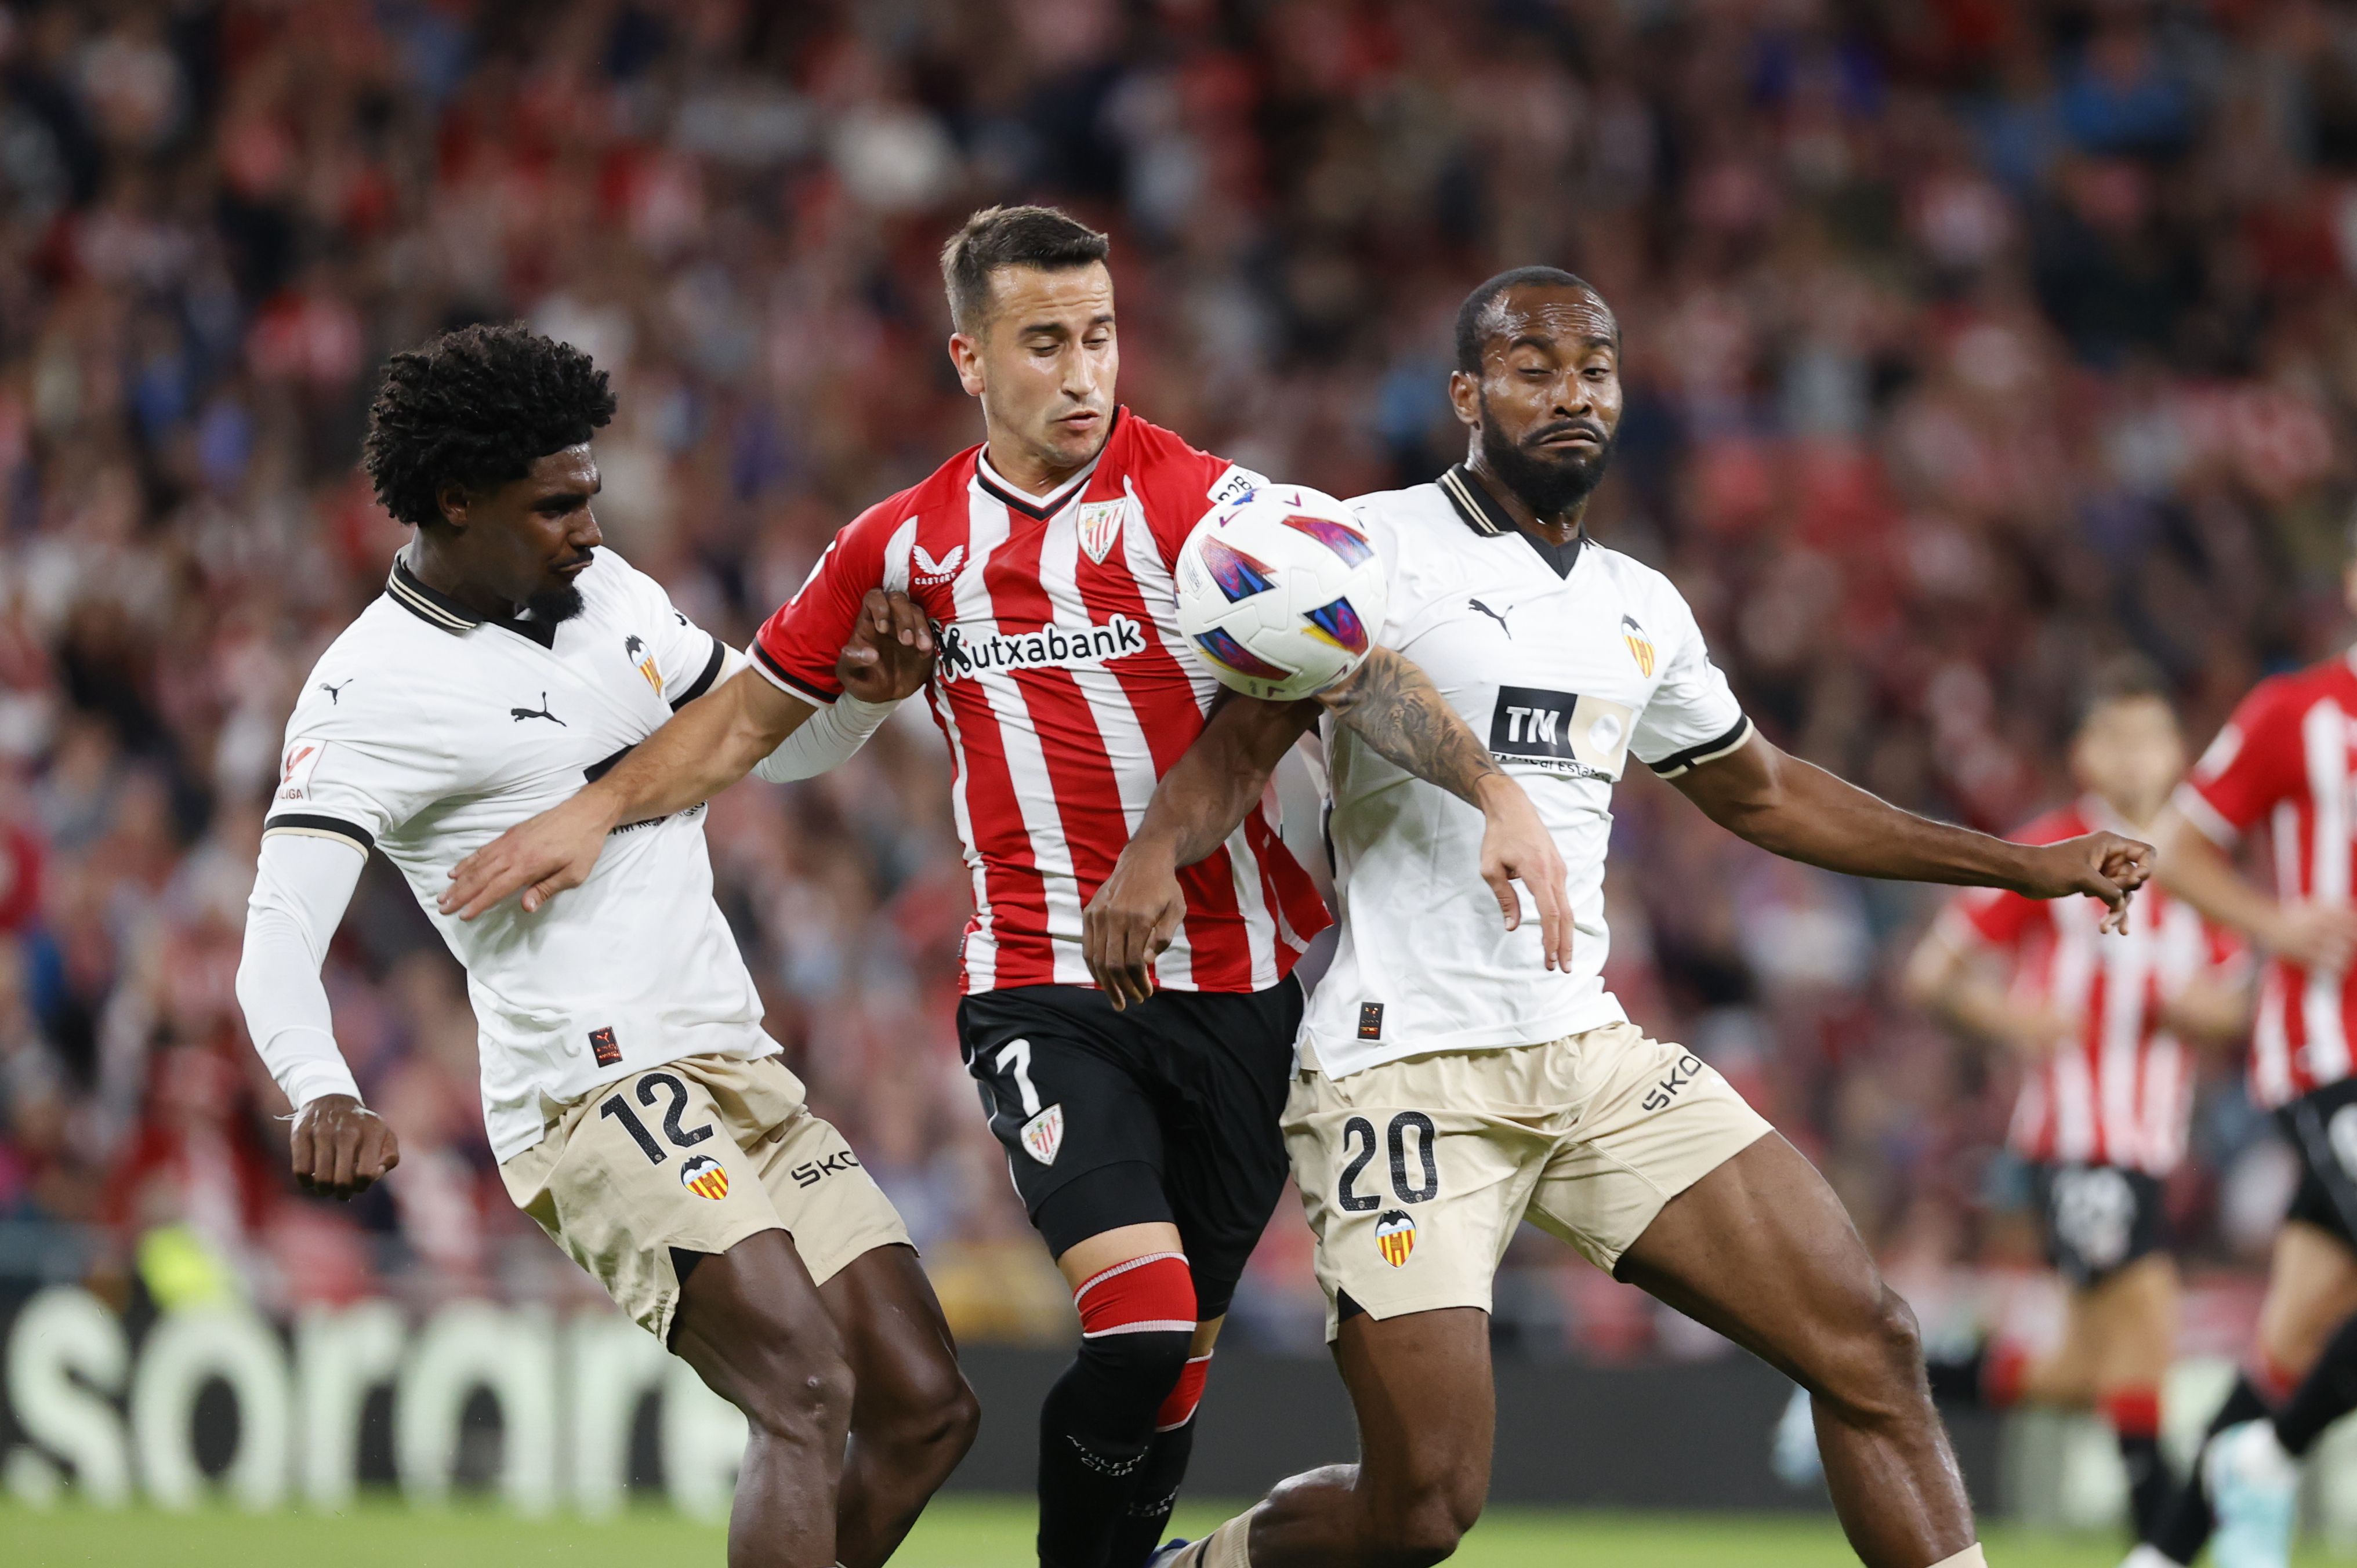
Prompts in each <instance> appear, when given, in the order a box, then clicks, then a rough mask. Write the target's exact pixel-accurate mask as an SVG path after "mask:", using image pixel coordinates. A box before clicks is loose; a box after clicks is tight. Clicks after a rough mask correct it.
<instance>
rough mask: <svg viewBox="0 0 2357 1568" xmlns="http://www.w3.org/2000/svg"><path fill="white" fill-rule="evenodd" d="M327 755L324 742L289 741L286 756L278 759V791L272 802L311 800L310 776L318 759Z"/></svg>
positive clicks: (316, 767) (317, 766)
mask: <svg viewBox="0 0 2357 1568" xmlns="http://www.w3.org/2000/svg"><path fill="white" fill-rule="evenodd" d="M327 754H328V743H327V742H326V741H324V740H299V739H298V740H290V741H288V742H287V743H286V755H285V756H284V757H280V758H279V759H278V790H277V793H276V794H274V795H273V796H272V797H271V799H273V800H309V799H310V798H311V775H312V774H314V773H316V772H317V771H318V768H319V758H321V757H325V756H326V755H327Z"/></svg>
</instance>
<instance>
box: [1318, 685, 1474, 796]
mask: <svg viewBox="0 0 2357 1568" xmlns="http://www.w3.org/2000/svg"><path fill="white" fill-rule="evenodd" d="M1318 701H1319V702H1321V703H1325V704H1326V706H1327V708H1328V709H1329V710H1330V711H1331V712H1332V714H1334V716H1335V718H1337V719H1338V720H1340V722H1341V723H1342V724H1343V725H1346V726H1347V727H1349V728H1350V729H1351V731H1353V732H1354V733H1356V734H1357V736H1359V738H1360V739H1361V740H1363V741H1365V742H1366V743H1367V744H1368V745H1369V746H1372V747H1374V748H1375V751H1376V753H1377V754H1378V755H1379V756H1381V757H1383V758H1385V759H1386V760H1388V761H1390V762H1392V763H1394V764H1395V765H1397V766H1398V767H1401V768H1405V769H1407V771H1409V772H1410V773H1413V774H1415V776H1416V777H1417V778H1418V779H1424V780H1426V782H1428V783H1433V784H1437V785H1439V786H1440V787H1441V788H1442V789H1446V790H1448V792H1449V793H1450V794H1452V795H1456V796H1458V797H1459V798H1461V799H1463V800H1468V801H1470V802H1471V803H1472V804H1474V805H1477V806H1478V805H1480V803H1481V802H1480V794H1479V792H1478V791H1479V789H1480V783H1481V780H1482V779H1487V778H1489V777H1491V775H1493V774H1502V773H1503V771H1504V769H1502V768H1500V767H1499V766H1498V764H1497V763H1496V762H1495V761H1494V760H1493V759H1492V758H1491V756H1490V749H1489V747H1487V746H1483V745H1482V744H1481V742H1480V738H1479V737H1477V736H1475V735H1474V733H1473V732H1472V730H1471V729H1470V728H1469V727H1468V726H1467V725H1466V723H1465V721H1464V720H1463V719H1461V718H1459V717H1458V716H1457V710H1456V709H1454V708H1452V707H1450V706H1449V705H1448V698H1446V697H1444V696H1442V695H1441V694H1440V692H1439V690H1438V688H1437V687H1435V686H1434V685H1433V683H1432V682H1431V681H1430V680H1429V679H1427V678H1426V675H1425V673H1424V671H1421V670H1419V669H1417V668H1416V667H1415V664H1414V663H1412V662H1410V661H1409V660H1406V659H1405V658H1403V657H1402V656H1401V655H1399V654H1397V653H1394V651H1392V650H1390V649H1388V648H1378V649H1376V650H1374V651H1373V652H1372V653H1371V654H1369V655H1368V656H1367V661H1366V662H1365V663H1363V664H1361V665H1360V666H1359V669H1358V672H1357V673H1356V674H1354V675H1352V676H1351V678H1350V679H1349V680H1348V681H1345V682H1342V683H1341V684H1340V686H1337V687H1335V688H1334V689H1333V690H1332V691H1329V692H1327V693H1323V694H1322V695H1320V696H1319V698H1318Z"/></svg>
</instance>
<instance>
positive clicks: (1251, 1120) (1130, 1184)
mask: <svg viewBox="0 0 2357 1568" xmlns="http://www.w3.org/2000/svg"><path fill="white" fill-rule="evenodd" d="M1301 1010H1302V993H1301V987H1300V985H1299V984H1298V983H1297V982H1295V981H1293V980H1291V979H1290V978H1288V979H1286V980H1284V981H1281V982H1279V983H1277V984H1275V985H1273V986H1271V987H1270V988H1269V989H1267V990H1266V991H1261V992H1252V993H1221V992H1190V991H1160V992H1157V993H1155V994H1154V995H1153V996H1151V997H1149V998H1147V999H1146V1002H1145V1003H1143V1004H1137V1005H1133V1006H1131V1007H1130V1008H1129V1009H1128V1010H1126V1011H1125V1012H1115V1011H1114V1006H1113V1004H1112V1003H1111V1002H1110V1001H1108V1000H1106V998H1105V996H1104V993H1103V992H1099V991H1095V990H1092V989H1090V988H1088V987H1085V986H1079V985H1027V986H1017V987H1015V988H1013V989H1010V990H1006V991H986V992H982V993H978V994H976V995H973V996H969V997H967V998H966V999H965V1000H964V1001H963V1003H961V1004H959V1007H958V1046H959V1049H960V1052H961V1053H962V1054H963V1057H964V1058H965V1066H966V1070H967V1071H968V1072H970V1073H972V1074H973V1075H974V1081H975V1083H976V1084H977V1085H978V1086H979V1087H980V1089H981V1091H982V1108H983V1112H984V1114H985V1115H987V1116H988V1117H989V1118H990V1130H991V1132H992V1133H996V1135H997V1138H998V1141H999V1142H1000V1143H1001V1144H1005V1145H1006V1165H1007V1170H1008V1173H1009V1174H1010V1175H1011V1176H1013V1177H1014V1179H1015V1189H1016V1191H1017V1193H1019V1194H1021V1195H1022V1198H1023V1207H1024V1208H1026V1209H1027V1210H1028V1212H1029V1213H1030V1216H1031V1222H1032V1224H1033V1225H1035V1226H1037V1227H1038V1228H1039V1234H1040V1236H1041V1237H1042V1238H1043V1239H1044V1240H1046V1241H1047V1243H1048V1247H1049V1251H1052V1252H1055V1253H1056V1254H1058V1255H1061V1254H1062V1253H1063V1252H1064V1251H1067V1250H1068V1249H1069V1248H1071V1246H1072V1245H1073V1244H1074V1243H1076V1242H1079V1241H1082V1240H1086V1239H1087V1238H1089V1237H1091V1236H1094V1235H1096V1234H1098V1233H1100V1232H1102V1231H1105V1230H1113V1229H1114V1228H1115V1227H1117V1226H1122V1225H1145V1224H1151V1223H1155V1222H1162V1223H1167V1224H1173V1225H1176V1226H1177V1227H1178V1228H1179V1240H1180V1242H1181V1244H1182V1245H1183V1246H1184V1247H1185V1248H1186V1251H1187V1261H1188V1263H1189V1267H1190V1269H1191V1270H1192V1272H1193V1273H1194V1276H1195V1298H1196V1310H1197V1312H1198V1313H1199V1314H1200V1316H1202V1317H1204V1318H1206V1319H1209V1318H1212V1317H1217V1316H1220V1315H1221V1314H1222V1313H1224V1312H1226V1311H1227V1309H1228V1303H1229V1302H1230V1300H1231V1299H1232V1298H1233V1296H1234V1294H1235V1288H1236V1282H1237V1281H1238V1280H1240V1279H1242V1278H1243V1270H1244V1263H1245V1261H1246V1260H1247V1259H1249V1258H1250V1257H1251V1256H1252V1251H1253V1248H1254V1246H1256V1245H1258V1244H1259V1241H1260V1233H1261V1230H1262V1229H1263V1228H1264V1227H1265V1226H1266V1225H1267V1223H1268V1217H1269V1215H1270V1213H1271V1212H1272V1211H1274V1210H1275V1208H1276V1201H1277V1198H1278V1197H1279V1196H1280V1195H1281V1194H1282V1193H1283V1192H1284V1190H1285V1178H1286V1154H1285V1136H1284V1133H1283V1131H1282V1128H1281V1126H1280V1122H1281V1120H1282V1117H1283V1114H1284V1111H1285V1097H1286V1092H1287V1090H1289V1089H1290V1088H1291V1085H1292V1079H1293V1041H1294V1036H1295V1034H1296V1033H1297V1031H1298V1030H1299V1028H1300V1026H1301Z"/></svg>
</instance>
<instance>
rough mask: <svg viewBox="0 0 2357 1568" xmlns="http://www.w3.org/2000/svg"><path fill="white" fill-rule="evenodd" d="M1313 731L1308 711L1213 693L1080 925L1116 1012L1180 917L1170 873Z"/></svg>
mask: <svg viewBox="0 0 2357 1568" xmlns="http://www.w3.org/2000/svg"><path fill="white" fill-rule="evenodd" d="M1317 722H1318V704H1317V703H1315V702H1311V701H1304V702H1298V703H1261V702H1254V701H1253V700H1252V699H1251V698H1249V697H1242V696H1238V695H1236V694H1235V693H1221V695H1220V697H1219V699H1218V701H1217V702H1216V703H1214V704H1213V706H1212V709H1211V716H1210V717H1209V718H1208V719H1206V720H1205V721H1204V723H1203V729H1202V733H1201V734H1200V735H1198V736H1196V737H1195V741H1194V744H1193V745H1191V746H1189V747H1188V748H1187V750H1186V751H1185V753H1184V754H1183V755H1181V756H1180V757H1179V760H1178V761H1177V762H1175V763H1173V764H1171V767H1170V771H1169V772H1168V773H1166V774H1164V775H1163V776H1162V781H1161V783H1159V784H1158V785H1157V786H1156V787H1155V790H1154V798H1153V799H1152V800H1149V801H1147V802H1146V815H1145V816H1144V817H1143V818H1142V819H1141V820H1140V821H1139V822H1138V824H1137V832H1135V833H1133V834H1131V835H1130V840H1129V843H1128V844H1127V845H1125V847H1124V848H1123V850H1122V852H1121V858H1120V859H1119V860H1117V861H1115V862H1114V868H1113V875H1110V876H1108V877H1106V878H1105V880H1104V885H1103V886H1101V887H1099V888H1098V889H1097V891H1096V896H1095V897H1092V898H1091V899H1090V900H1089V907H1088V908H1087V909H1086V910H1084V911H1083V912H1082V916H1081V950H1082V954H1083V955H1084V956H1085V957H1086V958H1087V960H1088V964H1089V972H1090V973H1091V974H1092V975H1093V976H1094V977H1095V978H1096V983H1097V987H1098V989H1099V990H1101V991H1103V993H1105V995H1106V996H1108V997H1110V998H1111V999H1112V1001H1113V1004H1114V1007H1115V1008H1116V1009H1118V1008H1122V1007H1125V1006H1127V1005H1128V1004H1130V1003H1132V1002H1143V1001H1145V1000H1146V998H1147V997H1148V996H1151V995H1152V994H1153V993H1154V961H1155V960H1156V959H1157V958H1160V957H1161V956H1162V952H1163V950H1164V949H1166V948H1168V946H1169V945H1170V941H1171V939H1172V938H1173V937H1174V936H1176V935H1177V934H1178V930H1179V921H1180V920H1181V919H1183V918H1185V917H1186V914H1187V898H1186V895H1185V894H1184V893H1182V892H1181V891H1180V890H1179V867H1180V866H1183V865H1194V864H1195V863H1196V862H1197V861H1199V860H1201V859H1202V858H1203V857H1204V856H1205V855H1208V854H1211V852H1212V851H1213V850H1215V849H1217V848H1219V847H1220V845H1222V843H1226V842H1227V839H1228V835H1229V834H1230V833H1232V832H1235V831H1236V825H1237V824H1238V823H1240V822H1243V820H1244V816H1245V814H1246V813H1247V812H1249V811H1251V810H1252V807H1253V802H1254V801H1255V800H1259V799H1260V798H1261V794H1262V792H1263V791H1264V790H1265V789H1267V788H1268V779H1269V775H1270V774H1272V773H1274V772H1275V771H1276V765H1277V764H1278V763H1279V762H1281V761H1283V760H1284V758H1285V754H1286V751H1287V750H1288V749H1289V748H1290V747H1291V746H1292V745H1293V743H1294V742H1295V741H1297V740H1298V739H1300V738H1301V736H1302V735H1303V734H1304V732H1306V731H1307V730H1308V728H1309V726H1310V725H1314V724H1316V723H1317Z"/></svg>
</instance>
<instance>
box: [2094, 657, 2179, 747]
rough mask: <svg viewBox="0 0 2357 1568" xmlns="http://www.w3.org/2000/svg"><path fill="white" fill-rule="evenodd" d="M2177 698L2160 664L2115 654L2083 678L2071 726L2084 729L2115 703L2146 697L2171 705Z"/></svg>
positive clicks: (2099, 663) (2098, 664) (2099, 662)
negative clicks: (2096, 714) (2095, 717)
mask: <svg viewBox="0 0 2357 1568" xmlns="http://www.w3.org/2000/svg"><path fill="white" fill-rule="evenodd" d="M2176 696H2177V692H2176V689H2175V687H2173V686H2172V685H2171V684H2170V683H2169V677H2168V675H2167V674H2165V673H2164V672H2163V671H2162V670H2161V668H2160V666H2159V665H2158V664H2155V663H2154V662H2153V661H2152V660H2149V659H2147V658H2146V657H2145V656H2144V655H2143V654H2141V653H2115V654H2113V655H2111V656H2110V657H2109V658H2107V659H2104V660H2099V661H2097V663H2096V665H2095V667H2094V668H2093V669H2092V670H2090V671H2087V676H2086V679H2085V680H2083V681H2082V682H2080V684H2079V703H2078V712H2077V714H2075V715H2074V717H2073V719H2072V725H2071V727H2072V730H2073V731H2074V732H2075V731H2077V730H2081V729H2084V728H2085V727H2086V725H2087V721H2088V720H2089V719H2091V718H2093V717H2094V716H2095V712H2096V710H2097V709H2099V708H2106V707H2109V706H2110V705H2111V704H2112V703H2131V702H2137V701H2141V700H2142V699H2145V698H2147V697H2149V698H2151V699H2152V700H2154V701H2155V702H2159V703H2171V704H2172V705H2173V703H2174V702H2175V699H2176Z"/></svg>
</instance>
